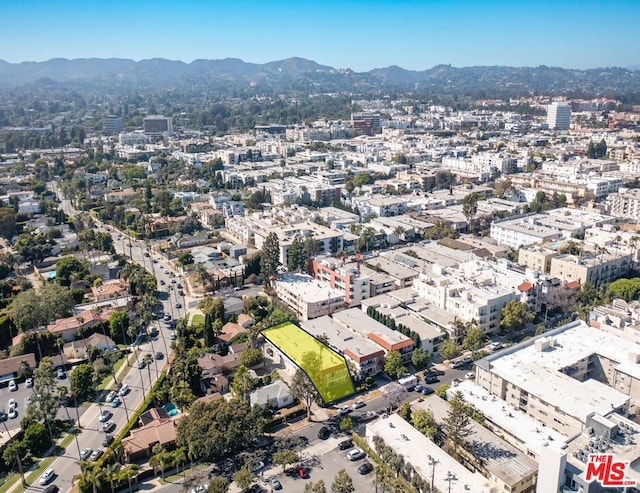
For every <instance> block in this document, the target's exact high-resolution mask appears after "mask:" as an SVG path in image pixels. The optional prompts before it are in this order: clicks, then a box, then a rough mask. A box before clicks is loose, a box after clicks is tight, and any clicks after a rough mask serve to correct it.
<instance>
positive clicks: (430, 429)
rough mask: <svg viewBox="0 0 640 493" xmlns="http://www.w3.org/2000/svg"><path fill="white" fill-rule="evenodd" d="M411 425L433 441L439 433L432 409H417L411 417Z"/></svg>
mask: <svg viewBox="0 0 640 493" xmlns="http://www.w3.org/2000/svg"><path fill="white" fill-rule="evenodd" d="M411 424H412V425H413V426H414V427H415V429H416V430H418V431H419V432H420V433H422V434H423V435H425V436H428V437H429V438H430V439H431V440H433V439H434V438H435V436H436V434H437V433H438V424H437V423H436V420H435V418H434V417H433V411H431V409H417V410H416V411H414V413H413V415H412V416H411Z"/></svg>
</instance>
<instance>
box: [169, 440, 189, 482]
mask: <svg viewBox="0 0 640 493" xmlns="http://www.w3.org/2000/svg"><path fill="white" fill-rule="evenodd" d="M172 455H173V463H174V464H175V466H176V468H178V469H179V467H180V464H185V467H184V468H183V469H182V471H183V472H184V474H185V476H186V474H187V473H186V471H187V467H186V463H187V450H186V449H185V448H184V447H179V448H177V449H175V450H174V451H173V453H172Z"/></svg>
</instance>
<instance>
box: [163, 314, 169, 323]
mask: <svg viewBox="0 0 640 493" xmlns="http://www.w3.org/2000/svg"><path fill="white" fill-rule="evenodd" d="M163 318H164V320H165V321H166V322H168V321H169V320H171V315H169V314H168V313H165V314H164V317H163Z"/></svg>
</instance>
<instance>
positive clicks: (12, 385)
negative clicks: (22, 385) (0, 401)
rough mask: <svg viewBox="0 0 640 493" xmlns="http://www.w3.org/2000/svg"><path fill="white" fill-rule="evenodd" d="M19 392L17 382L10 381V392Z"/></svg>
mask: <svg viewBox="0 0 640 493" xmlns="http://www.w3.org/2000/svg"><path fill="white" fill-rule="evenodd" d="M16 390H18V384H17V383H16V381H15V380H9V392H15V391H16Z"/></svg>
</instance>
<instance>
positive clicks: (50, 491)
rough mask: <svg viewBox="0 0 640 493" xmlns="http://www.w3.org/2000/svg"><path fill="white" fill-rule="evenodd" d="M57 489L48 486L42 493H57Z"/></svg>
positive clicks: (53, 486) (52, 485) (51, 485)
mask: <svg viewBox="0 0 640 493" xmlns="http://www.w3.org/2000/svg"><path fill="white" fill-rule="evenodd" d="M58 491H59V488H58V487H57V486H56V485H55V484H50V485H49V486H47V487H46V488H45V489H44V490H43V491H42V493H58Z"/></svg>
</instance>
